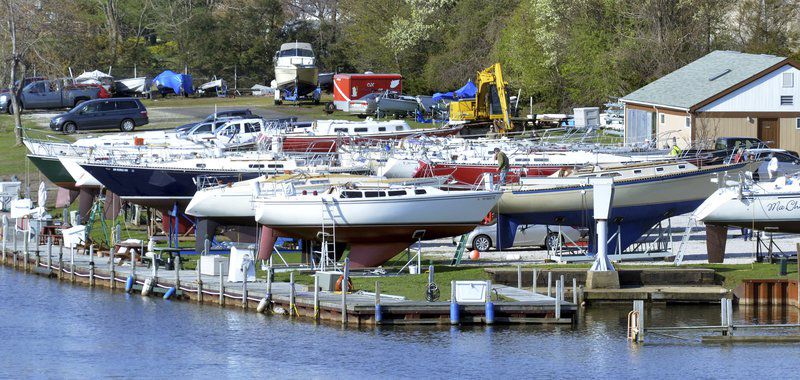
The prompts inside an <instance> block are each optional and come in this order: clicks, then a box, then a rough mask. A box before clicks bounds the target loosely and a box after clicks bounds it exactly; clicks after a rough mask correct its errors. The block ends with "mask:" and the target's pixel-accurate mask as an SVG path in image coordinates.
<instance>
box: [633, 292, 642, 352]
mask: <svg viewBox="0 0 800 380" xmlns="http://www.w3.org/2000/svg"><path fill="white" fill-rule="evenodd" d="M633 311H635V312H636V313H637V323H636V324H637V325H639V333H638V334H637V336H636V341H637V342H644V332H645V325H644V323H645V321H644V301H643V300H635V301H633Z"/></svg>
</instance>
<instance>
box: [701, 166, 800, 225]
mask: <svg viewBox="0 0 800 380" xmlns="http://www.w3.org/2000/svg"><path fill="white" fill-rule="evenodd" d="M694 216H695V218H696V219H697V220H699V221H702V222H703V223H705V224H712V225H720V226H736V227H741V228H750V229H754V230H760V231H768V232H787V233H800V178H797V177H796V176H788V175H787V176H781V177H778V178H777V179H776V180H775V181H773V182H766V181H765V182H746V181H741V182H740V183H739V184H737V185H736V186H731V187H724V188H721V189H719V190H717V191H716V192H715V193H714V194H712V195H711V196H710V197H708V199H706V201H705V202H703V204H701V205H700V207H698V208H697V210H696V211H695V213H694Z"/></svg>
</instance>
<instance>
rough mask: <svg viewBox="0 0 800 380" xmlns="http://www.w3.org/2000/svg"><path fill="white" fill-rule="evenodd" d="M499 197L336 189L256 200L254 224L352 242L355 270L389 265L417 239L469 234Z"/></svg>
mask: <svg viewBox="0 0 800 380" xmlns="http://www.w3.org/2000/svg"><path fill="white" fill-rule="evenodd" d="M500 195H501V192H499V191H494V190H468V191H443V190H440V189H438V188H435V187H426V186H398V187H390V188H385V187H377V186H334V187H331V188H329V189H328V190H326V191H322V192H306V193H302V192H297V191H295V190H294V189H292V188H288V189H285V191H284V192H283V193H281V194H269V195H266V196H263V195H262V196H256V197H255V199H254V200H255V203H256V215H255V219H256V221H258V222H259V223H260V224H262V225H264V226H266V227H268V228H270V229H271V230H272V231H273V232H274V233H276V234H278V235H281V236H289V237H295V238H302V239H307V240H318V238H319V236H320V235H321V236H323V238H324V239H323V240H326V239H330V240H329V241H334V242H343V243H349V245H350V254H349V258H350V262H351V265H352V266H353V267H374V266H378V265H381V264H383V263H385V262H386V261H387V260H389V259H391V258H392V257H394V256H395V255H396V254H397V253H399V252H400V251H401V250H402V249H404V248H406V247H408V246H409V245H410V244H411V243H413V242H414V241H416V240H418V239H424V240H429V239H438V238H443V237H448V236H456V235H461V234H464V233H467V232H469V231H471V230H472V229H473V228H475V226H476V225H478V223H479V222H480V221H481V220H483V218H484V217H485V216H486V214H487V213H488V212H489V210H490V209H491V208H492V207H493V206H494V205H495V203H496V202H497V199H498V198H499V197H500Z"/></svg>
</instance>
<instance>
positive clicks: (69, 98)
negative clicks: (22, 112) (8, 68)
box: [0, 80, 111, 112]
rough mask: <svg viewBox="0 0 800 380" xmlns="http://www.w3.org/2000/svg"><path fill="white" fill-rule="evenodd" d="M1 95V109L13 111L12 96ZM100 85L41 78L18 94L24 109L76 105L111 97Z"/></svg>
mask: <svg viewBox="0 0 800 380" xmlns="http://www.w3.org/2000/svg"><path fill="white" fill-rule="evenodd" d="M9 95H10V94H8V95H0V111H5V112H11V97H10V96H9ZM110 97H111V94H109V93H108V91H106V89H104V88H103V87H102V86H99V85H74V84H72V83H70V82H69V81H68V80H53V81H50V80H40V81H35V82H31V83H29V84H28V85H27V86H25V87H23V88H22V89H21V90H20V91H19V93H18V94H17V99H18V101H19V103H20V106H21V108H22V109H46V108H66V107H75V106H77V105H78V104H81V103H83V102H85V101H87V100H92V99H101V98H110Z"/></svg>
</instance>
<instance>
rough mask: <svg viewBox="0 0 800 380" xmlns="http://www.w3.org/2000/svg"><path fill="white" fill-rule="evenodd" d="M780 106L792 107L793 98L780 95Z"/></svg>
mask: <svg viewBox="0 0 800 380" xmlns="http://www.w3.org/2000/svg"><path fill="white" fill-rule="evenodd" d="M781 105H782V106H792V105H794V96H792V95H781Z"/></svg>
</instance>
